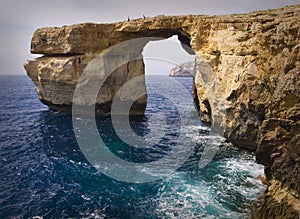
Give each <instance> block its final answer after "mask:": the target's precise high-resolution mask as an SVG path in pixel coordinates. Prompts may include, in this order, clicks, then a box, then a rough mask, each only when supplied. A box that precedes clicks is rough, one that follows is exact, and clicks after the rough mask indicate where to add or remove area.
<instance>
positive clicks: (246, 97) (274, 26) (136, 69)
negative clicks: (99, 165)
mask: <svg viewBox="0 0 300 219" xmlns="http://www.w3.org/2000/svg"><path fill="white" fill-rule="evenodd" d="M299 20H300V5H296V6H290V7H285V8H280V9H275V10H267V11H257V12H252V13H249V14H239V15H222V16H194V15H187V16H170V17H167V16H157V17H154V18H145V19H137V20H132V21H125V22H119V23H112V24H93V23H85V24H75V25H71V26H66V27H60V28H58V27H56V28H51V27H49V28H42V29H38V30H37V31H36V32H35V33H34V36H33V38H32V43H31V52H32V53H35V54H43V55H44V56H43V57H41V58H37V59H35V60H32V61H29V62H27V63H26V64H25V69H26V71H27V73H28V75H29V77H30V78H31V79H32V80H33V82H34V84H35V86H36V90H37V92H38V94H39V97H40V99H41V101H43V102H44V103H46V104H47V105H49V106H50V107H52V108H56V109H63V108H70V107H71V104H72V97H73V92H74V89H75V86H76V83H77V82H78V80H79V78H80V76H81V75H82V73H83V72H84V70H85V69H86V67H87V65H88V63H89V62H90V61H91V60H92V59H94V58H95V57H96V55H97V54H99V53H101V52H103V51H105V50H106V49H108V48H110V47H111V46H114V45H117V44H118V43H120V42H123V41H126V40H131V39H136V38H141V37H142V38H145V37H147V39H146V40H145V41H143V43H142V44H141V45H137V48H136V49H135V50H134V51H131V50H130V51H129V52H127V53H126V55H125V56H122V57H121V56H114V60H116V62H120V63H122V62H123V61H124V60H127V59H128V60H130V57H132V56H136V57H140V58H139V59H138V60H135V61H133V62H129V63H128V64H126V65H122V66H121V67H120V68H118V69H117V70H115V73H114V74H112V75H111V77H110V79H109V80H108V81H107V82H105V85H104V88H103V92H102V95H100V96H98V98H97V103H96V105H97V106H98V108H97V109H98V112H99V113H107V112H109V110H110V105H111V102H112V98H113V96H114V94H115V93H116V92H117V90H118V89H119V88H120V87H121V86H122V85H123V84H124V83H125V82H127V81H129V80H130V79H132V78H133V77H135V76H139V75H143V74H144V64H143V60H142V56H141V51H142V49H143V47H144V46H145V45H146V44H147V42H149V41H151V40H158V39H157V38H151V37H161V38H168V37H171V36H173V35H178V39H179V40H180V41H181V42H182V43H183V44H185V45H187V46H188V47H190V48H192V50H193V52H194V53H195V55H196V67H195V72H196V74H195V79H194V87H195V92H194V95H195V98H196V99H197V102H198V103H199V104H198V105H199V112H200V118H201V120H202V121H203V122H205V123H206V124H208V125H210V126H211V127H212V129H213V130H214V131H216V132H219V133H220V134H221V135H223V136H225V137H226V138H227V139H228V140H229V141H230V142H232V143H233V144H234V145H236V146H238V147H242V148H246V149H248V150H252V151H256V157H257V161H258V162H259V163H262V164H263V165H265V173H266V183H267V184H268V185H269V187H268V190H267V191H266V194H264V195H263V196H262V197H260V199H259V201H258V202H257V203H256V205H255V206H254V209H253V217H254V218H268V217H275V216H276V217H277V218H295V215H296V216H297V215H298V211H300V201H299V194H300V186H299V185H300V158H299V157H300V140H299V139H300V122H299V118H300V80H299V79H300V28H299V26H300V24H299ZM149 37H150V38H149ZM185 49H186V48H185ZM188 51H189V50H188ZM189 52H190V53H191V51H189ZM104 66H106V65H104ZM106 67H107V66H106ZM106 67H104V68H102V70H101V71H104V72H105V71H106V70H107V69H106ZM87 80H88V79H87ZM145 104H146V97H143V98H141V99H139V101H137V102H136V107H135V109H136V111H132V113H133V114H139V113H143V110H144V107H145ZM278 209H280V210H278Z"/></svg>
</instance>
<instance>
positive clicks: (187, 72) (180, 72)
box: [169, 62, 195, 77]
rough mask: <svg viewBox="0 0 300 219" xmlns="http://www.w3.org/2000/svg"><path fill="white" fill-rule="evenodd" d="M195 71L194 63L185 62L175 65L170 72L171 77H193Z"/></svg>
mask: <svg viewBox="0 0 300 219" xmlns="http://www.w3.org/2000/svg"><path fill="white" fill-rule="evenodd" d="M194 71H195V62H186V63H182V64H180V65H176V66H175V68H173V69H172V70H171V71H170V74H169V76H171V77H193V75H194Z"/></svg>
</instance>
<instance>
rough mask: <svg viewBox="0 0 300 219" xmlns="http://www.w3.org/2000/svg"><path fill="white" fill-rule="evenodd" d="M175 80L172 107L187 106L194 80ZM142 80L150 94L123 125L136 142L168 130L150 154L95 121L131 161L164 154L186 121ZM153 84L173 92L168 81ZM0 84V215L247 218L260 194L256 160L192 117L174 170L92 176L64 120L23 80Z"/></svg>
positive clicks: (8, 78) (66, 116) (105, 119)
mask: <svg viewBox="0 0 300 219" xmlns="http://www.w3.org/2000/svg"><path fill="white" fill-rule="evenodd" d="M173 80H176V81H177V82H179V83H180V84H181V85H183V86H184V87H185V88H186V89H187V91H188V92H189V93H190V99H189V100H187V98H183V99H180V100H179V102H180V103H181V104H185V103H186V105H187V104H190V102H191V100H192V95H191V90H192V78H176V79H173ZM146 82H147V90H148V89H149V90H152V92H151V93H150V92H149V95H148V97H147V109H146V112H145V115H144V116H139V117H130V126H131V127H132V129H133V130H134V132H135V133H137V134H139V135H141V136H143V135H145V136H146V135H147V133H149V129H153V130H158V129H160V128H161V127H164V128H166V129H165V134H164V135H163V137H162V140H161V141H158V143H156V146H154V147H153V148H152V149H151V148H150V149H149V148H148V149H144V148H136V147H132V146H130V145H128V144H125V143H124V142H123V141H122V139H121V138H120V137H118V135H117V134H116V132H115V131H114V126H113V124H112V118H111V117H110V116H109V115H107V116H96V118H95V120H96V124H97V128H98V131H99V136H101V138H102V139H103V142H105V144H106V146H107V148H108V149H109V150H110V151H111V152H112V153H113V154H114V155H115V156H116V157H119V158H120V159H121V160H126V162H132V163H137V164H139V163H149V162H152V161H155V160H159V159H163V157H164V156H167V154H168V153H169V151H171V150H173V147H176V142H177V141H178V140H179V135H180V127H178V124H179V123H180V121H183V120H186V121H188V119H189V118H188V117H189V116H190V113H187V112H185V113H180V110H178V109H176V104H174V103H172V101H170V100H169V99H168V98H166V97H164V95H163V94H162V93H155V91H156V86H157V82H158V81H157V80H151V79H149V80H147V81H146ZM159 82H160V85H161V84H162V83H163V85H164V87H165V88H167V89H169V90H170V91H172V89H174V87H173V86H171V85H170V84H168V81H166V82H164V81H159ZM0 87H1V89H0V170H1V171H0V218H124V219H126V218H132V219H138V218H146V219H148V218H149V219H152V218H153V219H155V218H223V219H225V218H228V219H235V218H249V217H250V211H251V206H252V204H253V202H254V201H255V200H256V198H257V197H258V195H259V194H260V193H262V192H263V191H264V190H265V187H264V186H263V185H262V184H261V182H260V181H259V180H258V179H257V177H258V176H259V175H263V166H261V165H259V164H257V163H256V162H255V157H254V154H253V153H251V152H247V151H244V150H242V149H239V148H236V147H233V146H232V145H230V143H228V142H226V141H225V140H224V139H222V138H220V137H217V136H215V135H212V134H211V131H210V129H209V128H208V127H207V126H205V125H204V124H202V123H201V122H200V121H196V123H195V120H193V122H192V123H191V125H190V127H189V124H185V125H186V126H188V127H185V128H188V130H189V136H190V140H189V141H186V142H183V143H181V144H179V145H177V147H181V148H180V150H181V151H184V150H186V149H187V148H188V147H189V148H190V147H191V145H193V147H194V149H193V150H192V152H191V154H190V155H189V156H188V157H187V158H186V161H185V162H184V163H183V164H182V165H180V166H179V167H178V168H176V169H175V170H173V171H170V173H169V174H167V175H164V176H163V177H160V178H158V179H155V180H148V181H145V182H134V180H133V181H130V182H128V180H127V181H126V180H122V178H116V177H112V176H111V175H109V174H107V173H104V172H101V171H99V168H97V166H95V165H94V164H93V163H92V162H90V159H89V158H88V157H87V156H86V154H85V152H84V151H83V150H82V147H80V145H79V143H78V139H77V136H76V132H74V127H73V122H72V121H73V119H74V118H72V115H71V114H70V113H66V112H58V111H53V110H50V109H49V108H48V107H47V106H45V105H43V104H42V103H41V102H40V101H39V99H38V96H37V94H36V91H35V88H34V84H33V83H32V82H31V80H30V79H29V78H28V77H27V76H26V75H1V76H0ZM185 101H187V102H185ZM190 110H191V111H193V110H196V109H195V107H194V106H190ZM161 117H162V118H164V119H157V118H161ZM155 118H156V119H155ZM150 122H151V126H149V123H150ZM162 122H163V124H164V125H161V123H162ZM154 133H155V132H154ZM125 134H126V133H125ZM207 142H214V145H217V152H216V153H215V154H214V156H212V157H211V160H210V162H207V164H206V165H205V166H199V160H200V159H201V155H203V152H204V151H205V147H208V146H209V145H208V144H207ZM161 168H162V169H163V168H167V167H166V166H161Z"/></svg>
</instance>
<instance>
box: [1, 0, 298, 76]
mask: <svg viewBox="0 0 300 219" xmlns="http://www.w3.org/2000/svg"><path fill="white" fill-rule="evenodd" d="M0 2H1V7H0V31H1V32H0V33H1V35H0V74H25V70H24V69H23V64H24V63H25V62H26V60H28V59H32V58H34V57H37V55H31V54H30V41H31V37H32V35H33V33H34V31H35V30H36V29H37V28H40V27H47V26H63V25H69V24H74V23H83V22H95V23H107V22H117V21H123V20H127V17H128V16H129V17H130V18H132V19H135V18H141V17H142V16H143V15H145V16H151V17H152V16H156V15H161V14H164V15H184V14H195V15H196V14H207V15H217V14H232V13H247V12H250V11H254V10H260V9H270V8H278V7H282V6H286V5H292V4H300V0H251V1H245V0H210V1H208V0H130V1H125V0H107V1H103V0H52V1H50V0H48V1H47V0H44V1H41V0H26V1H24V0H0ZM171 41H172V42H173V43H174V42H175V41H176V39H172V40H171ZM149 47H150V50H149V54H154V53H160V51H159V50H161V47H160V46H159V44H158V46H155V44H153V45H151V46H150V45H149ZM148 49H149V48H148ZM177 49H178V48H177ZM172 54H176V50H174V51H172ZM181 55H182V54H181ZM184 57H185V56H184ZM185 58H187V59H188V57H185ZM190 58H191V57H190Z"/></svg>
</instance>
